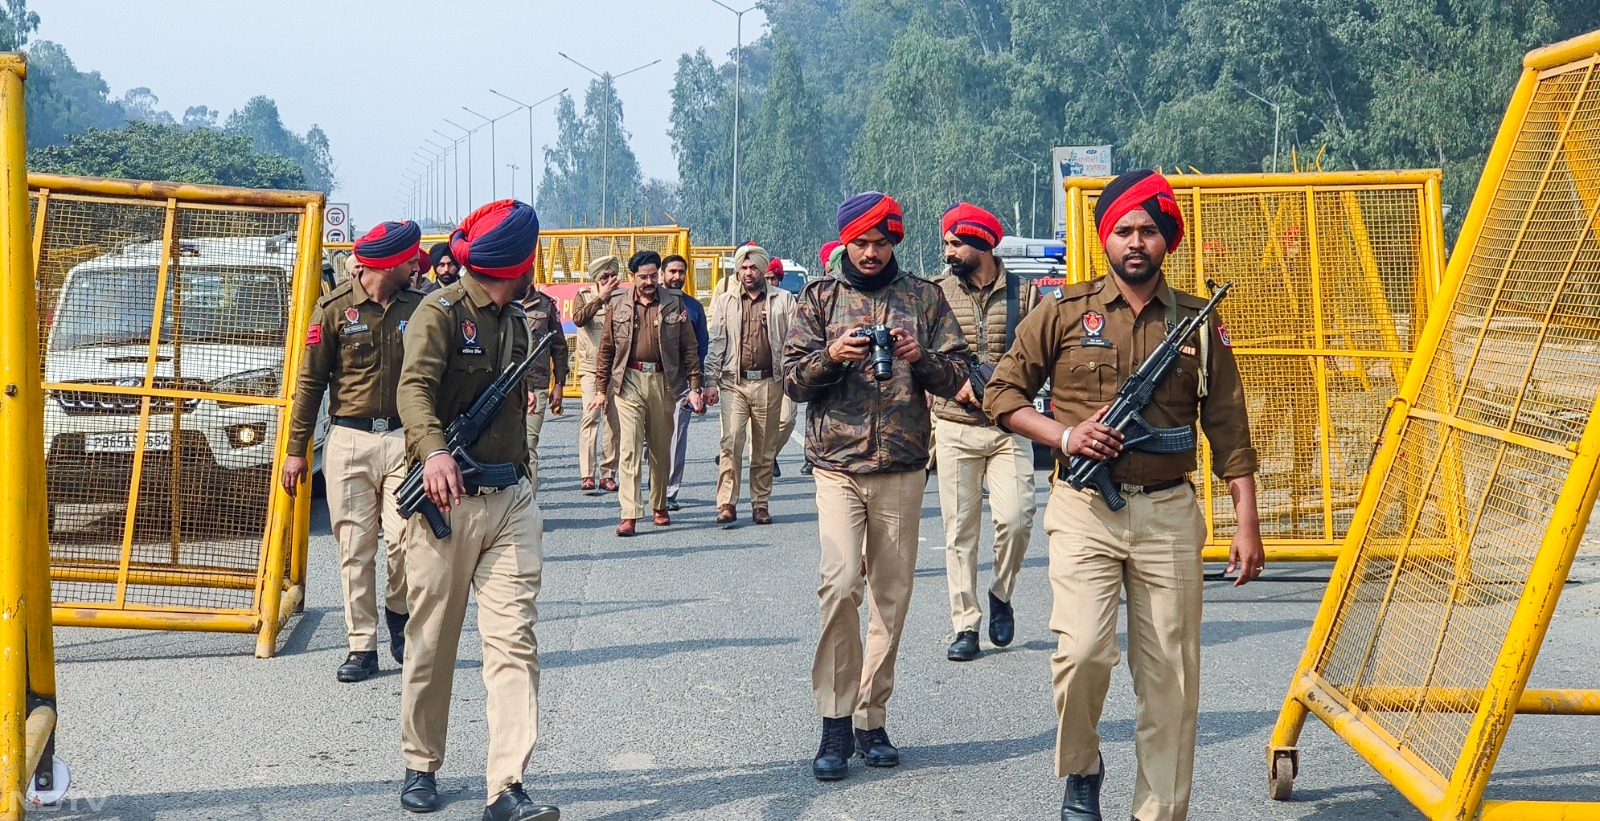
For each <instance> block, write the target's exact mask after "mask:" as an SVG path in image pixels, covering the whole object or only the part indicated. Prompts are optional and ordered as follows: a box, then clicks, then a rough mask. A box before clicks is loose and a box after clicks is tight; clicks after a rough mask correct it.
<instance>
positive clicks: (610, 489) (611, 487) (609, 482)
mask: <svg viewBox="0 0 1600 821" xmlns="http://www.w3.org/2000/svg"><path fill="white" fill-rule="evenodd" d="M600 489H601V490H603V491H605V492H607V493H616V492H617V480H616V479H601V480H600Z"/></svg>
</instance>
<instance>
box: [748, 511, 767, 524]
mask: <svg viewBox="0 0 1600 821" xmlns="http://www.w3.org/2000/svg"><path fill="white" fill-rule="evenodd" d="M750 519H751V521H754V522H755V523H756V524H758V525H770V524H772V514H771V513H768V512H767V509H766V508H764V507H758V508H756V510H755V513H752V514H751V515H750Z"/></svg>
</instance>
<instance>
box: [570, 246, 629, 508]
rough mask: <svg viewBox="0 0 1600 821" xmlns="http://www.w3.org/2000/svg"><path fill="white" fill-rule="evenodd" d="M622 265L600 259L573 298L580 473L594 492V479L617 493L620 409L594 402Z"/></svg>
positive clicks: (613, 258) (611, 256) (591, 265)
mask: <svg viewBox="0 0 1600 821" xmlns="http://www.w3.org/2000/svg"><path fill="white" fill-rule="evenodd" d="M621 268H622V261H621V260H620V259H618V258H617V256H616V255H615V254H608V255H606V256H603V257H598V258H596V259H595V260H593V261H592V262H590V263H589V282H590V283H592V284H590V285H589V286H588V287H585V288H583V289H581V290H579V291H578V293H577V295H576V296H574V297H573V298H572V324H574V325H576V326H578V389H579V390H580V391H582V394H583V419H582V420H581V421H580V422H579V423H578V472H579V473H580V474H582V476H583V483H582V484H581V485H579V487H580V488H581V489H582V490H594V489H595V477H597V476H598V477H599V479H600V489H601V490H604V491H608V492H609V491H615V490H616V489H617V442H618V435H619V430H618V428H617V409H616V407H615V406H613V405H609V404H607V405H602V406H600V407H599V408H597V409H596V408H594V407H593V406H594V399H595V397H596V396H599V395H600V392H599V391H597V390H596V389H595V385H596V384H597V382H598V381H599V380H598V378H597V372H596V368H595V363H596V362H597V361H599V358H600V336H601V334H602V333H604V331H605V328H606V304H607V303H609V302H610V301H611V297H612V296H613V295H615V294H616V292H617V285H618V283H620V282H621V277H620V275H619V273H618V271H619V270H620V269H621ZM596 440H598V441H599V442H600V443H602V444H601V455H600V464H599V472H598V473H597V472H596V470H595V469H596V466H595V458H594V452H595V446H596Z"/></svg>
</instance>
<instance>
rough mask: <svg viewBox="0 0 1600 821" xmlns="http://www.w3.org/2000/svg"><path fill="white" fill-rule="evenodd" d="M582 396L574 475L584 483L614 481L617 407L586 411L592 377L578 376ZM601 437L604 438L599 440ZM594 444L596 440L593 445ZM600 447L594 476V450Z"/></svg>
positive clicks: (592, 394) (592, 387) (591, 393)
mask: <svg viewBox="0 0 1600 821" xmlns="http://www.w3.org/2000/svg"><path fill="white" fill-rule="evenodd" d="M578 389H579V391H580V392H581V393H582V394H583V408H584V410H583V418H582V419H580V420H579V422H578V473H579V474H580V475H581V476H582V477H584V478H586V479H614V478H616V476H617V443H618V430H619V429H618V428H617V404H616V403H615V402H607V403H606V409H605V410H604V411H597V410H589V403H590V402H593V401H594V397H595V379H594V374H592V373H585V374H579V375H578ZM602 434H604V438H602ZM596 440H599V442H597V441H596ZM597 444H598V445H600V447H601V450H600V464H599V468H600V472H599V473H596V472H595V467H596V466H595V460H594V450H595V447H596V445H597Z"/></svg>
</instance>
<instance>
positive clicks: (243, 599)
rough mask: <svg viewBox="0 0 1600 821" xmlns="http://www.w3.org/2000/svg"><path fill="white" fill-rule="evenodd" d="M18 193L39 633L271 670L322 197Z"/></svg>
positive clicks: (82, 185)
mask: <svg viewBox="0 0 1600 821" xmlns="http://www.w3.org/2000/svg"><path fill="white" fill-rule="evenodd" d="M28 181H29V186H30V187H31V188H32V191H33V206H34V207H33V212H34V224H33V254H34V258H35V261H36V266H35V269H36V271H37V278H38V299H39V301H38V305H39V311H40V314H41V315H42V316H43V317H44V320H45V321H44V322H43V323H42V324H41V325H39V326H37V327H39V343H40V344H41V345H42V347H43V349H44V367H43V373H44V391H45V402H44V418H45V424H44V433H45V436H44V453H45V470H46V477H47V484H48V497H49V517H50V567H51V579H52V580H53V582H54V601H55V623H56V624H58V625H73V626H101V627H125V628H126V627H132V628H151V629H169V630H213V631H232V632H248V633H255V634H256V635H257V645H256V654H257V655H259V656H263V657H265V656H270V655H272V653H273V652H274V650H275V647H276V641H277V635H278V631H279V628H280V627H281V625H282V624H283V622H284V621H286V620H287V619H288V617H289V616H290V615H291V614H292V613H294V612H295V611H297V610H298V609H299V607H300V606H301V603H302V596H303V591H304V588H303V585H302V581H303V577H304V568H305V558H304V555H303V554H304V550H305V542H304V540H303V536H304V532H305V521H306V516H307V514H308V512H309V508H308V507H307V506H306V504H305V503H304V501H303V500H298V501H297V500H292V499H290V498H289V497H288V496H287V495H286V494H284V493H283V491H282V489H281V488H280V487H279V485H278V481H277V476H278V474H279V472H280V470H281V466H282V462H283V458H284V452H285V448H286V447H287V439H288V437H287V430H286V428H287V425H288V416H289V408H290V405H291V403H292V402H293V397H294V389H295V382H296V380H295V376H296V374H297V373H298V371H299V363H300V358H301V355H302V352H303V351H304V347H305V346H304V345H303V344H302V340H303V339H304V335H305V325H306V321H307V318H308V317H309V316H310V313H311V308H312V305H313V303H314V302H315V300H316V298H317V293H318V290H319V288H320V275H321V272H320V266H321V236H320V232H321V228H322V207H323V196H322V195H321V194H317V193H308V192H285V191H256V190H246V189H233V188H221V187H214V186H195V185H176V184H167V183H149V182H136V181H128V180H103V179H88V178H79V177H61V176H54V175H45V174H36V175H30V176H29V178H28ZM300 495H301V496H304V495H306V494H300Z"/></svg>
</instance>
